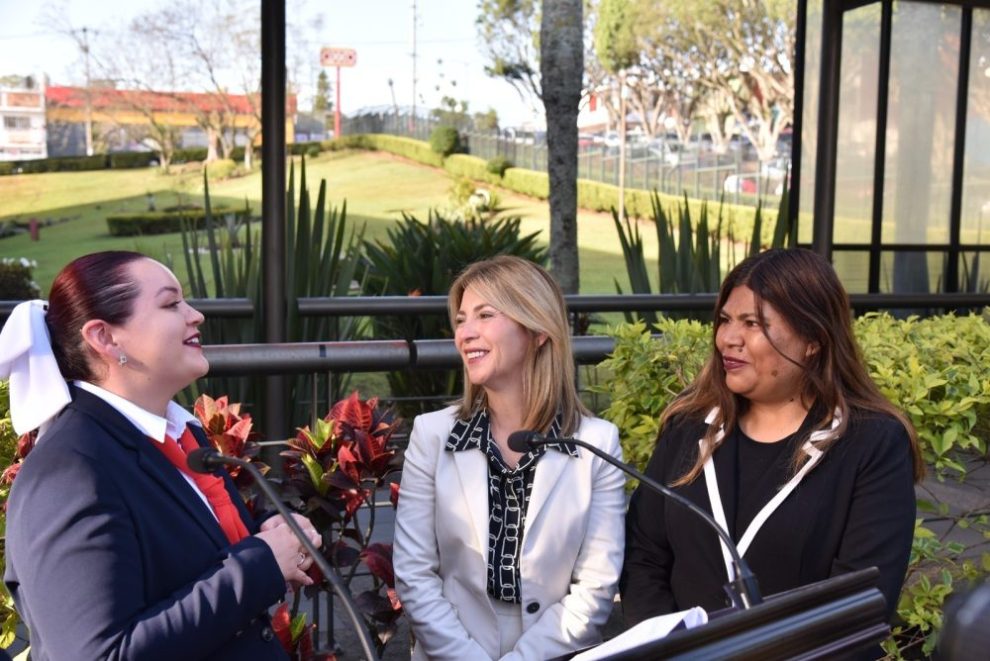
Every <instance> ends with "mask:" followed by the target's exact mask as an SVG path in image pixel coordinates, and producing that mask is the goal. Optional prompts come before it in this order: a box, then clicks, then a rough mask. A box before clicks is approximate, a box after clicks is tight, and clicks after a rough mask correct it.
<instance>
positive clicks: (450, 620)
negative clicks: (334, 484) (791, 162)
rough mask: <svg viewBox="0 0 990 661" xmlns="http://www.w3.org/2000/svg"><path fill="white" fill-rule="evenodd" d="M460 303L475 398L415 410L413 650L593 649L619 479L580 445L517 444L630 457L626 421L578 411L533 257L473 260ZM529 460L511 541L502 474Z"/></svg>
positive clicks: (403, 555) (409, 606)
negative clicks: (527, 440) (624, 452)
mask: <svg viewBox="0 0 990 661" xmlns="http://www.w3.org/2000/svg"><path fill="white" fill-rule="evenodd" d="M449 306H450V312H451V319H452V321H453V323H454V326H455V343H456V344H457V347H458V350H459V352H460V353H461V355H462V358H463V359H464V363H465V394H464V399H463V401H462V402H461V403H460V404H459V405H457V406H451V407H448V408H446V409H443V410H441V411H437V412H434V413H430V414H426V415H422V416H419V417H417V418H416V420H415V421H414V424H413V431H412V435H411V437H410V442H409V449H408V450H407V451H406V455H405V464H404V470H403V476H402V485H401V491H400V496H399V508H398V513H397V517H396V532H395V549H394V566H395V575H396V587H397V590H398V593H399V598H400V599H401V601H402V604H403V606H404V608H405V611H406V613H407V614H408V616H409V619H410V623H411V627H412V631H413V634H414V637H415V639H416V642H415V647H414V650H413V658H414V659H459V660H460V661H467V660H468V659H470V660H472V661H473V660H474V659H486V658H490V659H496V658H504V659H547V658H551V657H554V656H558V655H561V654H566V653H568V652H571V651H573V650H576V649H579V648H581V647H584V646H587V645H592V644H595V643H597V642H599V641H600V640H601V635H600V631H599V630H600V627H601V626H602V625H603V624H604V623H605V621H606V620H607V619H608V615H609V613H610V611H611V608H612V598H613V596H614V594H615V590H616V583H617V581H618V577H619V572H620V570H621V566H622V552H623V539H624V530H623V512H624V508H625V500H624V496H623V490H622V487H623V483H624V479H623V476H622V474H621V473H620V472H619V471H618V470H617V469H616V468H614V467H613V466H610V465H609V464H607V463H606V462H604V461H602V460H601V459H600V458H598V457H596V456H594V455H592V454H591V453H590V452H586V451H581V450H580V448H577V447H576V446H574V445H571V444H567V443H558V444H554V445H552V446H546V447H542V448H539V451H530V452H529V453H525V454H521V453H517V452H513V451H512V450H511V449H509V448H508V445H507V438H508V435H509V434H510V433H511V432H513V431H516V430H520V429H531V430H535V431H538V432H540V433H542V434H545V435H546V436H547V437H550V438H554V437H558V438H566V437H571V436H573V437H577V438H580V439H581V440H583V441H585V442H588V443H593V444H594V445H595V446H597V447H599V448H602V449H603V450H605V451H606V452H609V453H610V454H612V455H613V456H616V457H619V456H620V455H621V451H620V448H619V438H618V430H617V429H616V428H615V426H614V425H612V424H611V423H609V422H606V421H604V420H600V419H597V418H593V417H590V416H588V415H582V414H583V413H585V411H584V407H583V406H581V404H580V402H579V400H578V398H577V393H576V391H575V390H574V386H573V384H574V378H573V362H572V360H571V356H570V344H569V329H568V326H567V318H566V312H565V309H564V304H563V298H562V296H561V295H560V290H559V288H558V287H557V285H556V283H555V282H554V281H553V279H552V278H551V277H550V276H549V275H547V274H546V272H545V271H544V270H543V269H541V268H539V267H537V266H535V265H533V264H532V263H530V262H526V261H524V260H520V259H518V258H513V257H498V258H495V259H493V260H488V261H485V262H479V263H477V264H474V265H473V266H471V267H469V268H468V269H467V270H466V271H465V272H464V273H463V274H462V275H461V276H460V277H459V278H458V280H457V281H456V282H455V283H454V286H453V287H452V288H451V292H450V299H449ZM503 461H504V464H503V463H502V462H503ZM493 466H495V467H496V468H497V467H499V466H502V467H503V472H501V473H498V472H497V471H496V470H495V469H493ZM527 467H528V469H529V470H530V471H531V472H530V473H528V477H526V479H525V486H524V487H523V492H524V493H525V494H526V495H525V500H526V501H527V502H526V503H522V504H521V505H522V513H523V516H522V517H521V519H520V523H521V528H522V530H521V535H518V541H519V543H518V545H513V544H511V543H509V544H508V545H507V544H506V538H509V539H510V541H511V540H512V539H515V538H516V531H515V527H516V524H515V523H514V522H513V518H512V515H511V513H510V512H509V511H508V510H509V509H511V504H512V503H513V502H514V501H512V500H511V499H510V500H509V501H505V500H504V496H505V489H507V487H504V486H499V485H504V484H505V480H507V479H511V478H512V477H516V478H518V479H520V480H522V478H521V477H520V476H519V472H520V471H524V470H526V469H527ZM499 475H501V478H499ZM517 484H523V482H522V481H520V482H519V483H517ZM500 490H501V492H500ZM516 493H521V492H516ZM496 501H497V502H502V503H505V502H508V503H509V504H510V507H507V508H506V509H505V510H504V511H503V510H500V509H498V507H497V506H495V505H493V503H494V502H496ZM505 529H508V531H507V532H506V530H505ZM492 565H494V567H493V566H492ZM493 577H497V578H493ZM506 577H508V578H506ZM493 592H494V593H493Z"/></svg>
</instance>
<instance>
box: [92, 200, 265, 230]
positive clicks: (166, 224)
mask: <svg viewBox="0 0 990 661" xmlns="http://www.w3.org/2000/svg"><path fill="white" fill-rule="evenodd" d="M225 215H233V216H235V217H236V220H237V222H244V221H245V220H247V218H248V217H250V215H251V209H250V207H244V208H241V209H235V208H233V207H214V208H213V217H214V219H218V218H220V217H221V216H225ZM183 223H189V224H190V225H191V226H192V227H193V228H195V229H202V228H203V227H205V226H206V212H205V211H204V210H203V209H200V208H181V209H173V210H163V211H142V212H137V213H119V214H114V215H112V216H107V230H108V231H109V232H110V235H111V236H139V235H147V234H169V233H171V232H179V231H181V230H182V225H183Z"/></svg>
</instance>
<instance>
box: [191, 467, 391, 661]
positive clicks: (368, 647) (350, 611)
mask: <svg viewBox="0 0 990 661" xmlns="http://www.w3.org/2000/svg"><path fill="white" fill-rule="evenodd" d="M226 464H229V465H231V466H239V467H240V468H243V469H244V470H246V471H247V472H248V473H249V474H250V475H251V477H253V478H254V481H255V482H256V483H257V484H258V486H259V487H261V491H262V492H263V493H264V494H265V497H266V498H268V501H269V502H270V503H271V504H272V505H273V506H274V507H275V510H276V511H277V512H278V513H279V514H281V515H282V518H283V519H285V522H286V524H287V525H288V526H289V528H290V529H291V530H292V532H293V533H294V534H295V536H296V537H298V538H299V542H300V543H301V544H302V546H303V548H305V549H306V552H307V553H309V555H310V557H311V558H313V562H315V563H316V566H317V567H319V568H320V571H322V572H323V576H325V577H326V580H327V581H329V582H330V585H331V586H332V587H333V591H334V592H335V593H336V594H337V596H338V597H340V600H341V602H343V604H344V610H346V611H347V615H348V617H349V618H350V620H351V625H352V626H353V627H354V631H355V633H357V636H358V639H359V640H360V641H361V648H362V649H363V650H364V656H365V659H367V661H377V660H378V655H377V654H375V652H374V651H373V650H374V648H373V646H372V642H371V637H370V635H369V634H368V630H367V628H366V627H365V625H364V621H363V620H362V619H361V618H360V617H359V616H358V613H357V607H356V606H355V605H354V600H353V599H352V598H351V593H350V591H349V590H348V589H347V586H345V585H344V584H343V583H342V582H341V580H340V577H339V576H338V575H337V572H336V570H334V568H333V567H331V566H330V563H329V562H327V559H326V558H325V557H323V554H322V553H320V551H319V549H317V548H316V546H314V545H313V542H311V541H310V540H309V536H307V535H306V533H304V532H303V530H302V528H301V527H300V526H299V523H298V522H297V521H296V519H295V517H293V516H292V513H291V512H289V510H288V508H287V507H286V506H285V504H284V503H283V502H282V501H281V500H280V499H279V497H278V494H276V493H275V490H274V489H273V488H272V486H271V485H270V484H269V483H268V480H266V479H265V478H264V476H263V475H262V474H261V471H259V470H258V469H257V467H256V466H255V465H254V464H252V463H251V462H250V461H244V460H243V459H239V458H237V457H230V456H227V455H225V454H220V453H219V452H217V450H216V449H214V448H211V447H200V448H196V449H195V450H193V451H192V452H190V453H189V456H188V457H187V459H186V465H187V466H189V470H191V471H194V472H196V473H212V472H213V471H215V470H216V469H218V468H220V467H222V466H224V465H226Z"/></svg>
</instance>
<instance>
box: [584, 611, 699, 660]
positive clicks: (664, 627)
mask: <svg viewBox="0 0 990 661" xmlns="http://www.w3.org/2000/svg"><path fill="white" fill-rule="evenodd" d="M681 622H683V623H684V626H685V627H687V628H688V629H693V628H694V627H697V626H700V625H702V624H707V623H708V613H707V612H705V609H704V608H701V607H700V606H695V607H694V608H689V609H688V610H685V611H680V612H678V613H668V614H667V615H658V616H656V617H651V618H650V619H648V620H643V621H642V622H640V623H639V624H637V625H636V626H634V627H633V628H631V629H629V630H628V631H624V632H623V633H622V634H621V635H619V636H616V637H615V638H613V639H612V640H609V641H606V642H604V643H602V644H601V645H599V646H597V647H593V648H592V649H590V650H588V651H587V652H582V653H581V654H578V655H577V656H575V657H574V658H573V660H572V661H592V660H593V659H603V658H605V657H607V656H609V655H612V654H618V653H619V652H625V651H626V650H631V649H633V648H635V647H638V646H640V645H642V644H644V643H648V642H650V641H654V640H659V639H661V638H666V637H667V635H668V634H670V632H671V631H673V630H674V627H676V626H677V625H678V624H680V623H681Z"/></svg>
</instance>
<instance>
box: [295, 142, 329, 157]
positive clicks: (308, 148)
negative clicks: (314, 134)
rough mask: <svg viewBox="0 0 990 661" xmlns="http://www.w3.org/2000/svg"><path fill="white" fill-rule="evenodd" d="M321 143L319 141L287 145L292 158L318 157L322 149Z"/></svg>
mask: <svg viewBox="0 0 990 661" xmlns="http://www.w3.org/2000/svg"><path fill="white" fill-rule="evenodd" d="M321 144H322V143H320V142H319V141H315V142H293V143H292V144H290V145H287V147H288V150H289V153H290V154H292V155H293V156H304V155H305V156H318V155H319V154H320V152H321V151H323V149H322V148H321V146H320V145H321Z"/></svg>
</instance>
